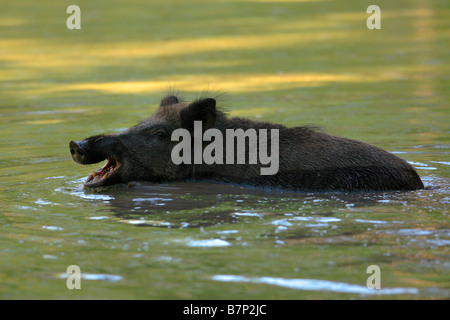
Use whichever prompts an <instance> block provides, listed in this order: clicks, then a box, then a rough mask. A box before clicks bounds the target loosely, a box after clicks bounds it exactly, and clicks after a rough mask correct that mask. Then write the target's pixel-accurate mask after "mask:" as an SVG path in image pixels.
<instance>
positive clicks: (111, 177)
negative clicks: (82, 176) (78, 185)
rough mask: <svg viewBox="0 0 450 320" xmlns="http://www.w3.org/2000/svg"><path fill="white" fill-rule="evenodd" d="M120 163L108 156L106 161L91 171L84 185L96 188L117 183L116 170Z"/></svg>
mask: <svg viewBox="0 0 450 320" xmlns="http://www.w3.org/2000/svg"><path fill="white" fill-rule="evenodd" d="M121 166H122V164H121V163H120V162H119V161H118V160H117V159H115V158H112V157H111V158H108V162H107V163H106V164H105V165H104V166H103V167H102V168H101V169H99V170H97V171H95V170H94V171H92V173H91V174H90V175H89V177H88V178H87V180H86V182H85V183H84V186H85V187H88V188H97V187H103V186H107V185H111V184H115V183H118V182H119V180H120V177H119V175H118V171H119V169H120V167H121Z"/></svg>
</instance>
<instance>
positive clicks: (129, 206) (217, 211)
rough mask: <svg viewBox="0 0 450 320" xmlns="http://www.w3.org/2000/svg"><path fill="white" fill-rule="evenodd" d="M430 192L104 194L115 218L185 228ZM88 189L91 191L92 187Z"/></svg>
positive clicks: (241, 189)
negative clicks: (260, 215)
mask: <svg viewBox="0 0 450 320" xmlns="http://www.w3.org/2000/svg"><path fill="white" fill-rule="evenodd" d="M431 192H439V191H430V190H419V191H416V192H352V193H342V192H316V193H307V192H295V191H290V190H281V189H263V188H255V187H251V186H237V185H230V184H217V183H199V182H179V183H170V184H151V183H142V182H139V183H133V184H132V185H131V186H124V185H121V186H116V187H112V188H110V189H107V190H104V191H101V192H100V193H99V194H103V195H108V197H109V199H108V206H107V208H105V211H110V212H113V213H114V216H115V217H116V218H120V219H122V220H125V221H128V222H129V223H131V224H135V225H137V226H158V227H170V228H177V227H178V228H180V227H181V228H184V227H204V226H211V225H220V224H224V223H226V224H233V223H236V222H238V221H239V219H240V218H241V217H248V216H257V215H259V214H263V215H267V214H269V215H272V216H273V215H274V216H276V215H284V214H288V213H292V212H295V213H296V214H302V213H308V214H314V215H315V216H323V217H331V216H333V215H334V214H335V213H336V209H355V208H364V207H373V206H377V205H378V206H379V205H383V204H395V205H400V206H408V205H411V204H413V203H414V204H419V205H420V204H422V205H429V203H428V202H429V201H430V198H429V197H428V195H427V193H431ZM83 193H85V194H87V195H89V194H90V193H92V191H89V190H84V191H83ZM436 204H437V203H434V204H433V205H436ZM137 219H140V221H138V220H137Z"/></svg>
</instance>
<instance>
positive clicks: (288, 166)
mask: <svg viewBox="0 0 450 320" xmlns="http://www.w3.org/2000/svg"><path fill="white" fill-rule="evenodd" d="M198 124H200V125H201V126H200V129H199V127H198ZM180 129H182V130H181V131H180ZM196 130H197V132H196ZM198 130H200V131H201V132H200V135H204V136H203V137H205V136H206V135H207V134H208V133H211V132H215V135H214V139H212V138H211V134H209V140H208V141H211V142H208V141H206V140H204V139H202V140H201V141H200V142H199V137H198V136H197V137H196V133H198ZM208 130H209V131H208ZM213 130H214V131H213ZM231 130H235V132H238V130H240V131H239V132H241V133H242V132H243V133H244V134H245V133H248V132H250V131H251V130H254V131H251V132H252V135H249V134H246V136H245V137H244V138H243V139H241V142H242V141H244V142H245V141H247V142H248V143H247V144H246V145H245V146H244V147H242V145H241V147H239V146H233V150H231V149H230V148H227V146H228V147H229V146H230V144H228V143H229V142H228V141H227V143H222V145H220V144H218V143H217V142H218V141H219V140H218V136H217V135H218V134H222V135H223V136H224V137H227V133H229V132H231ZM269 131H270V132H275V133H276V135H273V134H272V135H270V134H268V132H269ZM180 132H181V133H186V132H188V133H190V134H193V135H194V136H191V137H190V138H189V139H191V141H184V143H185V146H189V147H187V148H192V150H187V149H186V147H185V148H184V149H183V148H180V143H181V142H180V141H179V140H180V139H179V138H180V134H178V138H176V137H175V136H176V133H180ZM254 132H256V135H255V133H254ZM264 133H265V134H266V136H265V137H264V136H263V134H264ZM274 137H276V139H275V138H274ZM262 138H264V139H265V140H264V139H262ZM185 139H187V138H185ZM188 142H189V143H188ZM191 142H192V143H191ZM213 143H216V144H215V148H211V146H210V147H209V148H208V145H210V144H213ZM251 143H253V145H254V146H257V147H263V145H264V144H265V148H266V151H267V152H268V151H269V150H270V151H271V152H270V153H271V155H270V156H271V157H272V160H273V161H274V163H275V160H276V161H277V165H276V168H275V169H276V170H274V172H273V173H272V174H262V169H263V168H267V167H268V165H269V163H268V162H267V159H268V158H267V157H266V162H263V161H262V159H263V158H262V157H260V158H259V160H260V161H256V163H255V158H256V159H258V157H257V156H255V154H254V151H253V153H252V152H251V151H252V150H251V149H250V147H249V146H250V145H251ZM174 148H175V149H177V150H178V154H177V152H174V150H175V149H174ZM199 148H200V150H198V149H199ZM239 148H240V149H239ZM181 149H183V150H181ZM207 149H208V150H209V153H210V154H209V155H210V156H211V157H215V159H216V160H221V161H216V162H213V163H211V161H209V163H206V162H202V161H199V159H200V160H201V158H199V157H198V156H201V155H202V152H206V151H207ZM70 152H71V155H72V158H73V159H74V160H75V161H76V162H78V163H81V164H92V163H98V162H101V161H103V160H105V159H107V163H106V164H105V165H104V166H103V167H102V168H101V169H99V170H97V171H93V173H92V174H91V175H89V177H88V178H87V181H86V182H85V183H84V186H85V187H87V188H97V187H103V186H108V185H112V184H118V183H127V182H131V181H150V182H155V183H159V182H170V181H210V182H221V183H234V184H244V185H253V186H261V187H273V188H287V189H293V190H301V191H387V190H416V189H422V188H424V186H423V184H422V181H421V179H420V177H419V175H418V174H417V172H416V171H415V169H414V168H413V167H412V166H411V165H410V164H409V163H407V162H406V161H404V160H402V159H400V158H398V157H397V156H395V155H393V154H391V153H389V152H387V151H384V150H382V149H380V148H378V147H375V146H372V145H369V144H366V143H364V142H360V141H356V140H352V139H347V138H342V137H336V136H332V135H329V134H326V133H323V132H319V131H318V130H316V129H314V128H311V127H291V128H288V127H286V126H284V125H280V124H272V123H269V122H261V121H253V120H248V119H243V118H229V117H228V116H227V115H226V113H225V112H223V111H221V110H220V108H217V107H216V100H215V99H214V98H200V99H198V100H196V101H193V102H192V103H188V102H185V101H182V100H181V99H180V98H179V97H177V96H175V95H169V96H167V97H165V98H163V99H162V100H161V103H160V105H159V108H158V109H157V111H156V112H155V113H154V114H153V115H152V116H151V117H149V118H148V119H146V120H144V121H142V122H141V123H139V124H138V125H136V126H134V127H131V128H130V129H127V130H125V131H123V132H121V133H113V134H106V135H97V136H92V137H89V138H86V139H84V140H82V141H79V142H75V141H71V142H70ZM230 152H234V154H233V155H231V156H230ZM243 152H244V153H245V155H242V153H243ZM275 153H276V156H277V158H276V159H275V158H274V157H273V156H274V154H275ZM174 154H175V156H176V155H178V156H179V158H178V159H177V161H175V159H174ZM227 155H228V157H227ZM261 155H262V154H261V153H260V156H261ZM266 156H268V155H266ZM180 157H181V158H182V159H184V160H186V161H181V162H180ZM196 157H197V158H196ZM239 158H240V159H241V161H239ZM233 160H234V161H233ZM231 163H232V164H231ZM270 165H271V164H270Z"/></svg>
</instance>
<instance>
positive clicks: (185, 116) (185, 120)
mask: <svg viewBox="0 0 450 320" xmlns="http://www.w3.org/2000/svg"><path fill="white" fill-rule="evenodd" d="M180 117H181V126H182V127H183V128H185V129H187V130H189V131H192V130H194V121H202V128H203V130H207V129H209V128H212V127H213V126H214V124H215V123H216V100H215V99H213V98H206V99H201V100H197V101H195V102H193V103H191V104H190V105H189V106H188V107H186V108H184V109H183V110H181V113H180Z"/></svg>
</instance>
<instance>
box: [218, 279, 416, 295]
mask: <svg viewBox="0 0 450 320" xmlns="http://www.w3.org/2000/svg"><path fill="white" fill-rule="evenodd" d="M212 279H213V280H216V281H222V282H251V283H262V284H269V285H275V286H279V287H284V288H289V289H296V290H307V291H332V292H341V293H356V294H361V295H396V294H418V293H419V290H418V289H416V288H385V289H369V288H367V287H364V286H359V285H354V284H348V283H344V282H334V281H327V280H316V279H285V278H275V277H254V278H249V277H244V276H236V275H215V276H213V277H212Z"/></svg>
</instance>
